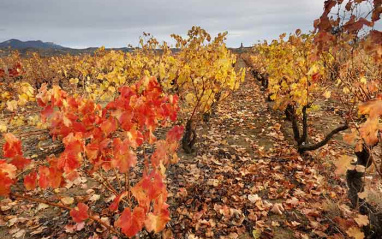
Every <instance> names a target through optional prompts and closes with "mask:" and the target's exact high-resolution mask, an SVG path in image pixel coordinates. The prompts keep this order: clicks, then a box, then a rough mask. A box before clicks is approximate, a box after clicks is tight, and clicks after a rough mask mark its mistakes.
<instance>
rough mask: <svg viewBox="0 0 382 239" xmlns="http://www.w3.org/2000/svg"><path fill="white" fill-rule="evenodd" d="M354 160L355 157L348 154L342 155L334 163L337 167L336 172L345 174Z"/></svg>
mask: <svg viewBox="0 0 382 239" xmlns="http://www.w3.org/2000/svg"><path fill="white" fill-rule="evenodd" d="M352 161H353V158H352V157H350V156H347V155H342V156H341V158H340V159H338V160H337V161H336V162H335V163H334V164H335V165H336V167H337V169H336V171H335V173H336V174H337V175H343V174H345V173H346V171H347V169H348V167H349V166H350V165H351V162H352Z"/></svg>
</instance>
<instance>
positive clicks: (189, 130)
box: [182, 119, 196, 154]
mask: <svg viewBox="0 0 382 239" xmlns="http://www.w3.org/2000/svg"><path fill="white" fill-rule="evenodd" d="M195 143H196V131H195V126H194V124H193V120H192V119H189V120H188V121H187V123H186V129H185V130H184V134H183V138H182V147H183V150H184V151H185V152H186V153H188V154H190V153H192V152H193V151H194V145H195Z"/></svg>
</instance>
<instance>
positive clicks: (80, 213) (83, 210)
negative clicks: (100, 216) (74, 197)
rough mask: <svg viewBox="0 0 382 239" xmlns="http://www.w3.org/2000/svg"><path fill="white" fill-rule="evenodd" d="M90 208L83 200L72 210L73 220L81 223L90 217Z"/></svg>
mask: <svg viewBox="0 0 382 239" xmlns="http://www.w3.org/2000/svg"><path fill="white" fill-rule="evenodd" d="M88 209H89V207H88V206H87V205H86V204H84V203H82V202H81V203H79V204H77V207H75V208H73V209H72V210H70V216H72V218H73V221H75V222H77V223H81V222H83V221H85V220H86V219H88V218H89V214H88Z"/></svg>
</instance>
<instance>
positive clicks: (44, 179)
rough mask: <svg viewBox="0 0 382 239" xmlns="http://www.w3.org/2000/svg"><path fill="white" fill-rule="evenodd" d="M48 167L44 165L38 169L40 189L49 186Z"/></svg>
mask: <svg viewBox="0 0 382 239" xmlns="http://www.w3.org/2000/svg"><path fill="white" fill-rule="evenodd" d="M49 173H50V172H49V168H48V167H46V166H41V167H40V168H39V169H38V185H39V186H40V188H42V189H46V188H48V187H49Z"/></svg>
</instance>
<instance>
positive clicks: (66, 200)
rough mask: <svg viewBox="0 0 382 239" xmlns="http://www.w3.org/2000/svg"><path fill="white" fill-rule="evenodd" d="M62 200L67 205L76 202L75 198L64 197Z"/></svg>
mask: <svg viewBox="0 0 382 239" xmlns="http://www.w3.org/2000/svg"><path fill="white" fill-rule="evenodd" d="M61 202H62V203H63V204H65V205H71V204H72V203H74V198H72V197H64V198H61Z"/></svg>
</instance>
